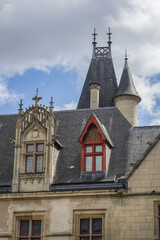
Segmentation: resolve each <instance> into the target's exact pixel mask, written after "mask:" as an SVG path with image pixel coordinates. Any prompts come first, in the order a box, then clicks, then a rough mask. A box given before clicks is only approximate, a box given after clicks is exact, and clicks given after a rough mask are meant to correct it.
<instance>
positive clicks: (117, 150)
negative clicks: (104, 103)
mask: <svg viewBox="0 0 160 240" xmlns="http://www.w3.org/2000/svg"><path fill="white" fill-rule="evenodd" d="M92 113H94V114H95V116H96V118H97V119H98V120H99V121H100V123H101V124H102V125H104V127H105V128H106V130H107V132H108V134H109V136H110V138H111V140H112V142H113V146H114V147H113V148H112V150H111V157H110V163H109V169H108V175H107V178H106V180H107V181H109V180H113V179H114V176H115V175H119V174H120V175H122V174H125V173H126V172H127V171H128V170H129V168H130V163H136V162H137V161H138V160H139V159H140V158H141V156H142V154H143V153H144V151H145V150H146V149H147V147H148V145H149V144H150V142H152V141H153V140H154V139H155V137H156V136H157V135H158V134H159V133H160V126H154V127H153V126H150V127H132V128H131V125H130V124H129V123H128V121H127V120H126V119H125V118H124V117H123V115H122V114H121V113H120V111H119V110H118V109H117V108H116V107H108V108H101V109H82V110H70V111H57V112H55V113H54V115H55V134H57V135H58V136H59V139H58V141H59V142H60V143H61V145H62V146H63V147H62V148H60V152H59V155H58V159H57V164H56V174H55V177H54V179H53V182H54V183H57V184H58V183H78V182H82V180H81V178H80V175H81V167H80V166H81V146H80V143H79V142H78V139H79V137H80V135H81V133H82V131H83V129H84V127H85V125H86V123H87V121H88V119H89V118H90V116H91V114H92ZM16 119H17V115H2V116H0V166H1V167H0V186H3V185H5V186H7V185H11V182H12V175H13V161H14V145H13V144H11V142H10V138H14V137H15V128H16Z"/></svg>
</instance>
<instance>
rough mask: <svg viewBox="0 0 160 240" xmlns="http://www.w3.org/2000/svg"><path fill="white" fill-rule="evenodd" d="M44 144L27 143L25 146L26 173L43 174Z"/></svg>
mask: <svg viewBox="0 0 160 240" xmlns="http://www.w3.org/2000/svg"><path fill="white" fill-rule="evenodd" d="M43 158H44V144H43V143H36V142H34V143H29V144H26V164H25V172H26V173H41V172H43Z"/></svg>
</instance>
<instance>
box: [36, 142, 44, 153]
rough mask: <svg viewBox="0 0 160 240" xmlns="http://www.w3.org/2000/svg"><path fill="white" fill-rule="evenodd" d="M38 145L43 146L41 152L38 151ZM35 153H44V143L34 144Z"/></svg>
mask: <svg viewBox="0 0 160 240" xmlns="http://www.w3.org/2000/svg"><path fill="white" fill-rule="evenodd" d="M38 145H43V151H38ZM36 152H44V143H36Z"/></svg>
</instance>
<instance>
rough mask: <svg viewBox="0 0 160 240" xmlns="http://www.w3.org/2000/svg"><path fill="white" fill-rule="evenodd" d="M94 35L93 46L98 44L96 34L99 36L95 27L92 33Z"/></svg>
mask: <svg viewBox="0 0 160 240" xmlns="http://www.w3.org/2000/svg"><path fill="white" fill-rule="evenodd" d="M92 35H93V42H92V44H93V46H96V44H97V42H96V36H97V33H96V29H95V28H94V33H93V34H92Z"/></svg>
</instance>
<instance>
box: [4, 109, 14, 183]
mask: <svg viewBox="0 0 160 240" xmlns="http://www.w3.org/2000/svg"><path fill="white" fill-rule="evenodd" d="M16 120H17V115H16V114H15V115H0V185H1V186H2V185H10V184H11V181H12V176H13V160H14V159H13V158H14V144H11V141H10V138H14V137H15V130H16Z"/></svg>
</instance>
